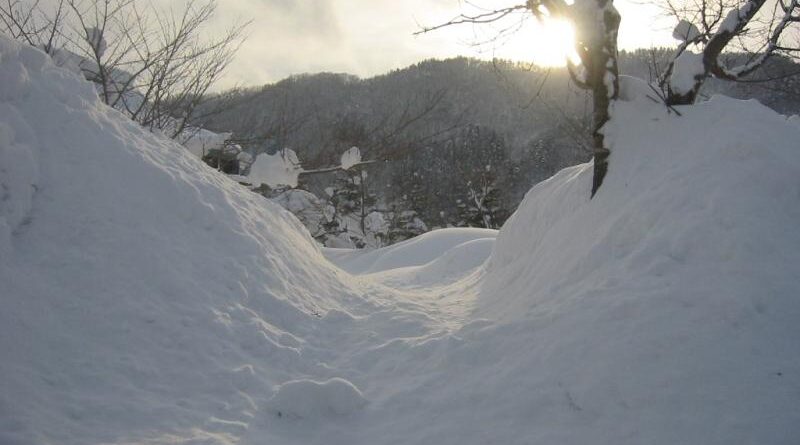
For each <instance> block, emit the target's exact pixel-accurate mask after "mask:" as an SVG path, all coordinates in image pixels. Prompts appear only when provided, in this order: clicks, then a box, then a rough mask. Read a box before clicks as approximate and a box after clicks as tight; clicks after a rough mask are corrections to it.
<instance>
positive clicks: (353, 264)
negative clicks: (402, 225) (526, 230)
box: [325, 228, 497, 274]
mask: <svg viewBox="0 0 800 445" xmlns="http://www.w3.org/2000/svg"><path fill="white" fill-rule="evenodd" d="M495 236H497V231H496V230H491V229H474V228H451V229H438V230H432V231H430V232H427V233H423V234H422V235H420V236H417V237H414V238H411V239H409V240H406V241H403V242H400V243H397V244H393V245H391V246H388V247H384V248H382V249H378V250H372V251H367V252H361V251H353V250H350V249H344V250H338V249H326V250H325V255H326V256H327V257H328V258H329V259H331V260H332V261H334V262H335V263H336V264H337V265H338V266H339V267H341V268H342V269H344V270H346V271H348V272H350V273H355V274H368V273H374V272H382V271H386V270H390V269H399V268H404V267H409V266H421V265H424V264H426V263H429V262H431V261H433V260H435V259H436V258H438V257H439V256H440V255H442V254H443V253H445V252H447V251H448V250H450V249H452V248H454V247H457V246H458V245H460V244H462V243H465V242H468V241H473V240H477V239H484V238H494V237H495Z"/></svg>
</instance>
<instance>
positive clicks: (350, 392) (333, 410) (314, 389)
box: [268, 378, 367, 419]
mask: <svg viewBox="0 0 800 445" xmlns="http://www.w3.org/2000/svg"><path fill="white" fill-rule="evenodd" d="M268 404H269V406H270V407H271V408H272V409H273V410H275V411H276V413H279V415H280V416H281V417H282V416H284V415H286V416H290V417H297V418H300V419H303V418H314V417H330V416H334V417H338V416H345V415H349V414H353V413H355V412H356V411H358V410H359V409H361V408H363V407H364V405H366V404H367V400H366V399H364V396H363V395H362V394H361V391H359V389H358V388H356V386H355V385H353V384H352V383H350V382H348V381H347V380H344V379H341V378H334V379H330V380H326V381H324V382H316V381H314V380H307V379H303V380H292V381H289V382H286V383H283V384H281V385H279V386H278V388H277V389H276V391H275V395H274V396H272V398H271V399H269V401H268Z"/></svg>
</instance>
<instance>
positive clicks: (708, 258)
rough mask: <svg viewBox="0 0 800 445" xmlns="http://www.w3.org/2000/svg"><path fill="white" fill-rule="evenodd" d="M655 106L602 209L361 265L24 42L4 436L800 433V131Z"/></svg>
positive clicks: (4, 67) (750, 107)
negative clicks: (319, 243)
mask: <svg viewBox="0 0 800 445" xmlns="http://www.w3.org/2000/svg"><path fill="white" fill-rule="evenodd" d="M634 90H635V89H634ZM629 93H630V94H626V97H627V98H630V99H631V101H630V102H623V103H620V104H618V106H617V108H616V109H615V110H614V122H616V125H614V126H610V127H609V128H607V129H606V135H607V138H608V140H609V141H610V142H611V143H612V144H613V147H614V152H613V154H612V158H611V166H610V170H609V174H608V176H607V177H606V180H605V184H604V185H603V187H602V188H601V190H600V192H599V194H598V195H597V196H596V197H595V199H592V200H589V199H588V191H589V188H590V180H591V167H590V166H589V165H583V166H577V167H573V168H570V169H566V170H564V171H562V172H560V173H558V174H557V175H556V176H554V177H553V178H551V179H550V180H548V181H545V182H544V183H541V184H539V185H537V186H536V187H534V189H532V190H531V191H530V193H528V195H527V197H526V199H525V201H524V202H523V204H522V205H521V207H520V208H519V210H518V211H517V212H516V214H515V215H514V216H513V217H512V218H511V220H510V221H509V222H508V223H507V224H506V226H505V227H503V229H502V230H501V231H500V233H499V235H498V237H497V240H496V241H494V233H493V232H478V231H469V230H467V231H442V232H438V233H437V232H435V233H433V234H429V235H427V236H425V237H421V238H419V239H417V240H411V241H409V242H406V243H404V244H402V245H398V246H392V247H389V248H387V249H385V250H379V251H375V252H369V253H360V254H355V253H343V252H341V251H326V252H325V253H326V255H327V256H328V257H329V258H330V259H331V260H332V261H334V262H337V263H340V264H341V265H342V267H343V268H345V269H346V270H349V271H350V272H352V273H354V274H361V275H351V274H350V273H349V272H345V270H343V269H340V268H337V267H334V266H333V265H332V264H331V263H329V262H328V260H326V259H325V258H324V257H323V255H322V254H321V252H320V250H319V249H318V248H317V247H316V246H315V245H314V243H313V242H312V240H311V238H310V236H309V235H308V233H307V232H306V231H305V229H304V228H303V227H302V226H301V225H300V224H299V223H298V221H297V220H296V219H295V218H294V217H293V216H291V215H290V214H289V213H288V212H286V211H284V210H282V209H281V208H279V206H277V205H275V204H272V203H270V202H268V201H266V200H265V199H263V198H261V197H259V196H256V195H255V194H252V193H250V192H248V191H247V190H245V189H243V188H242V187H239V186H238V185H237V184H235V183H233V182H232V181H231V180H229V179H227V178H225V177H224V176H223V175H220V174H218V173H216V172H214V171H211V170H210V169H208V168H206V167H205V166H204V165H203V164H202V163H201V162H200V161H199V160H197V159H195V158H194V157H193V156H192V155H190V154H189V153H188V152H187V151H186V150H184V149H183V148H181V147H180V146H178V145H176V144H174V143H172V142H170V141H166V140H164V139H162V138H159V137H157V136H154V135H151V134H149V133H147V132H146V131H144V130H142V129H140V128H138V127H137V126H136V125H135V124H133V123H132V122H129V121H128V120H126V119H125V118H124V117H123V116H122V115H120V114H119V113H117V112H114V111H113V110H109V109H108V108H106V107H105V106H103V105H102V104H101V103H100V102H99V101H98V100H97V98H96V96H95V93H94V92H93V90H92V88H91V86H90V85H88V84H87V83H85V82H84V81H82V80H81V79H79V78H78V77H76V76H75V75H74V74H71V73H69V72H67V71H64V70H61V69H58V68H56V67H54V66H53V65H52V64H51V63H50V62H49V61H48V59H47V57H46V56H45V55H44V54H42V53H41V52H39V51H36V50H33V49H30V48H27V47H22V46H20V45H18V44H16V43H13V42H10V41H9V40H7V39H5V38H2V37H0V255H2V258H0V301H1V302H2V307H0V443H2V444H3V445H6V444H8V445H18V444H19V445H22V444H25V445H27V444H50V443H59V444H66V445H72V444H75V445H78V444H81V445H86V444H132V443H147V444H175V443H182V444H184V443H186V444H226V445H227V444H233V443H240V444H262V443H270V444H418V443H436V444H441V445H447V444H485V443H502V444H530V443H537V444H567V443H570V444H572V443H574V444H588V443H592V444H609V445H611V444H621V443H647V444H665V445H666V444H670V445H672V444H675V443H702V444H704V445H709V444H712V445H713V444H720V445H722V444H726V445H727V444H730V443H758V444H766V445H770V444H775V445H778V444H781V445H784V444H787V443H795V442H797V441H798V440H800V402H798V400H800V354H798V348H797V344H798V340H800V327H798V326H800V325H798V323H797V320H798V319H800V298H799V297H798V296H800V281H799V280H798V279H797V277H798V276H800V266H798V265H800V231H798V230H797V227H796V226H797V221H800V181H798V179H797V178H800V154H799V153H798V144H797V141H798V140H800V127H798V126H796V125H795V124H793V123H789V122H787V119H786V118H784V117H783V116H779V115H777V114H775V113H774V112H772V111H770V110H768V109H766V108H764V107H762V106H760V105H759V104H757V103H754V102H741V101H734V100H731V99H726V98H721V97H718V98H714V99H712V100H711V101H709V102H707V103H704V104H701V105H698V106H695V107H684V108H681V109H680V112H681V113H682V116H677V115H675V114H670V113H668V112H667V110H666V109H665V108H663V107H661V106H658V105H657V104H654V103H652V102H650V101H649V100H647V99H644V98H642V97H638V98H637V97H636V95H635V94H634V93H633V92H629ZM426 240H427V241H426ZM492 245H494V248H493V250H492V253H491V256H490V257H489V260H488V261H487V262H486V263H484V264H482V265H481V264H479V263H480V262H481V261H480V260H481V259H482V258H483V257H485V256H486V255H487V254H488V252H489V249H490V248H491V247H492ZM437 276H438V277H440V278H441V280H440V281H439V282H434V281H435V278H436V277H437ZM402 277H407V278H408V279H412V278H413V279H420V280H421V281H420V283H424V286H406V285H405V284H408V283H405V284H404V283H402V282H401V281H402ZM453 277H461V278H460V279H458V280H457V281H454V282H452V281H450V280H451V279H452V278H453ZM423 278H424V279H423ZM418 284H419V283H418Z"/></svg>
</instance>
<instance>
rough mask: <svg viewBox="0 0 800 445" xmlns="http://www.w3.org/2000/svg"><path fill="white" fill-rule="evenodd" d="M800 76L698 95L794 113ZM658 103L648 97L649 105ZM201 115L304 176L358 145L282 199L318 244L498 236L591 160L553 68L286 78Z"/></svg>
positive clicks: (770, 71)
mask: <svg viewBox="0 0 800 445" xmlns="http://www.w3.org/2000/svg"><path fill="white" fill-rule="evenodd" d="M667 57H668V52H667V51H638V52H635V53H627V54H623V57H622V58H621V71H622V72H623V73H624V74H628V75H634V76H637V77H641V78H644V79H648V78H651V79H652V78H654V76H656V74H657V73H658V72H659V70H660V69H662V66H663V64H664V62H663V61H664V60H666V58H667ZM731 57H735V56H731ZM797 71H800V67H798V66H797V65H796V64H793V63H792V62H789V61H787V60H784V59H774V60H773V61H772V63H771V64H769V65H768V66H766V67H765V68H764V69H763V70H762V71H761V73H759V74H758V75H757V76H756V77H755V79H756V80H755V81H752V82H748V83H730V82H715V81H710V82H708V84H707V85H706V87H705V89H704V90H703V94H705V95H707V96H711V95H713V94H717V93H724V94H726V95H729V96H732V97H741V98H750V97H755V98H757V99H759V100H760V101H761V102H762V103H764V104H766V105H768V106H770V107H772V108H774V109H775V110H777V111H779V112H782V113H788V114H793V113H797V111H798V108H799V107H800V106H799V105H798V104H800V101H798V98H799V97H800V86H798V82H797V80H796V79H795V78H793V77H787V76H786V75H787V74H789V73H794V72H797ZM764 79H770V80H768V81H763V80H764ZM657 95H658V93H657V92H656V91H655V90H654V92H653V99H654V100H657ZM207 107H208V110H209V111H210V110H212V109H221V110H223V111H221V112H210V113H209V116H208V117H207V118H206V119H205V121H204V123H203V125H204V126H205V127H207V128H209V129H211V130H214V131H218V132H232V133H233V136H232V140H233V141H235V142H236V143H238V144H240V145H241V146H242V147H244V149H245V150H246V151H248V152H249V153H251V154H254V155H257V154H259V153H264V152H267V153H274V152H276V151H279V150H282V149H286V148H288V149H291V150H293V151H294V152H296V153H297V155H298V158H299V160H300V162H301V163H302V165H303V168H304V169H306V170H314V169H320V168H323V169H324V168H326V167H331V166H335V165H337V164H338V162H339V158H340V156H341V155H342V153H343V152H344V151H346V150H348V149H349V148H350V147H353V146H356V147H359V149H360V150H361V154H362V158H363V159H364V160H366V161H374V162H372V163H369V164H364V165H362V166H360V167H359V168H357V169H351V170H348V171H344V170H337V171H333V172H327V173H318V174H302V175H301V176H300V183H299V186H298V188H299V189H302V190H305V191H308V192H310V193H311V194H313V195H314V196H311V195H309V194H307V193H302V192H292V193H293V195H294V196H290V197H287V196H283V197H282V199H281V201H282V202H284V203H289V202H293V203H294V205H293V207H292V209H291V210H292V211H294V212H296V213H298V216H301V215H300V214H302V217H301V219H302V220H304V222H306V223H307V225H308V226H310V227H312V228H313V229H312V235H315V236H316V238H317V239H318V240H320V241H322V242H326V241H330V240H331V239H333V238H334V237H335V236H339V238H342V237H341V236H340V235H342V233H345V236H344V238H348V237H350V238H357V240H356V241H357V242H355V244H356V245H359V244H360V245H363V244H364V243H365V241H364V238H369V240H368V241H366V244H368V245H373V246H376V245H382V244H386V243H392V242H396V241H400V240H402V239H406V238H408V237H409V236H413V235H415V234H419V233H420V232H424V231H427V230H429V229H432V228H435V227H447V226H472V227H489V228H498V227H499V226H500V225H501V224H502V223H503V222H504V221H505V219H506V218H507V217H508V216H509V215H510V214H511V213H512V212H513V210H514V209H515V208H516V206H517V205H518V203H519V202H520V200H521V199H522V197H523V195H524V193H525V192H526V191H527V190H528V189H529V188H530V187H531V186H532V185H533V184H535V183H537V182H539V181H541V180H543V179H546V178H548V177H549V176H551V175H552V174H553V173H555V172H556V171H558V170H559V169H561V168H564V167H566V166H569V165H574V164H577V163H580V162H585V161H587V160H588V159H589V158H590V157H591V155H590V150H589V148H588V147H589V146H590V142H589V141H588V140H586V139H585V138H586V136H585V135H588V134H589V132H588V131H587V128H588V125H589V122H590V115H589V114H590V109H589V102H588V101H587V96H586V95H585V94H584V92H583V91H581V90H578V89H577V88H574V86H573V85H572V84H571V82H570V79H569V76H568V74H567V72H566V70H564V69H560V68H550V69H548V68H539V67H534V66H530V65H525V64H519V63H511V62H506V61H495V62H486V61H479V60H474V59H467V58H456V59H448V60H443V61H439V60H429V61H424V62H421V63H419V64H416V65H413V66H410V67H408V68H405V69H402V70H396V71H392V72H390V73H388V74H385V75H382V76H378V77H373V78H369V79H360V78H357V77H354V76H351V75H347V74H333V73H321V74H309V75H300V76H294V77H291V78H288V79H285V80H282V81H280V82H277V83H275V84H271V85H266V86H263V87H260V88H248V89H242V90H236V91H230V92H226V93H223V94H220V95H219V97H217V98H216V99H215V100H213V101H211V103H209V105H208V106H207ZM247 168H248V166H247V165H246V164H243V165H238V166H234V167H233V171H231V172H233V173H239V171H238V170H239V169H241V173H247ZM262 191H264V193H265V194H267V195H268V196H273V197H274V196H277V195H279V194H280V193H281V192H283V190H277V191H276V190H271V189H267V188H264V189H262ZM301 195H302V196H301ZM299 202H302V203H303V204H298V203H299ZM309 207H311V209H310V208H309ZM326 215H327V216H326ZM369 215H372V218H369V217H368V216H369ZM376 215H377V216H376ZM348 216H350V218H349V222H348ZM332 219H338V220H340V222H333V223H332V222H331V221H332ZM376 220H378V221H377V222H376ZM341 221H345V222H341ZM370 223H371V224H370ZM326 225H327V227H326ZM367 226H369V227H367ZM357 232H362V233H361V234H360V236H359V234H358V233H357ZM376 234H377V235H378V238H379V239H377V240H376V239H374V238H375V237H374V236H372V235H376ZM329 244H330V243H329ZM334 244H336V243H334Z"/></svg>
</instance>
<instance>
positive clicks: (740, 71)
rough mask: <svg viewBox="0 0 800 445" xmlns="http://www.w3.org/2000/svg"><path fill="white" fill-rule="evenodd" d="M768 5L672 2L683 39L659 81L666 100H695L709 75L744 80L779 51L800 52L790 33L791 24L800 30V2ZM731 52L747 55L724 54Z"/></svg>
mask: <svg viewBox="0 0 800 445" xmlns="http://www.w3.org/2000/svg"><path fill="white" fill-rule="evenodd" d="M766 4H767V1H766V0H745V1H738V0H718V1H715V2H712V1H709V0H693V1H690V2H686V3H681V4H676V3H673V2H671V1H670V2H668V3H667V8H668V12H669V13H670V14H671V15H673V16H674V17H676V18H677V19H678V20H679V23H678V26H677V27H676V28H675V31H674V33H673V35H674V37H675V38H677V39H679V40H680V41H681V44H680V45H679V46H678V49H677V51H676V52H675V55H674V57H673V58H672V60H671V61H670V62H669V64H668V65H667V67H666V69H665V70H664V73H663V74H662V76H661V78H660V79H659V86H660V87H661V88H662V90H663V91H664V93H665V96H666V100H667V104H669V105H688V104H692V103H694V101H695V100H696V99H697V95H698V92H699V91H700V88H701V87H702V86H703V83H704V82H705V80H706V79H708V78H709V77H715V78H718V79H723V80H731V81H739V80H742V79H744V78H745V77H747V76H748V75H750V74H752V73H753V72H755V71H756V70H757V69H758V68H760V67H761V66H762V65H763V64H764V63H765V62H766V61H767V59H769V58H770V57H772V56H774V55H778V54H782V55H785V56H790V57H791V56H794V55H796V54H797V53H798V52H799V51H800V41H794V42H791V41H790V40H791V37H792V36H790V35H789V34H791V33H790V32H789V30H790V29H791V28H792V27H794V30H795V31H797V30H798V28H800V25H798V23H800V2H798V0H776V1H775V3H774V4H773V5H772V7H771V8H770V7H766V8H765V6H766ZM794 37H795V39H796V38H797V35H796V34H795V35H794ZM692 47H695V48H698V49H699V53H698V54H695V53H694V52H692V51H691V50H690V48H692ZM726 50H727V51H736V52H740V53H745V54H746V57H745V58H742V57H738V58H736V57H724V56H723V51H726Z"/></svg>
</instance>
